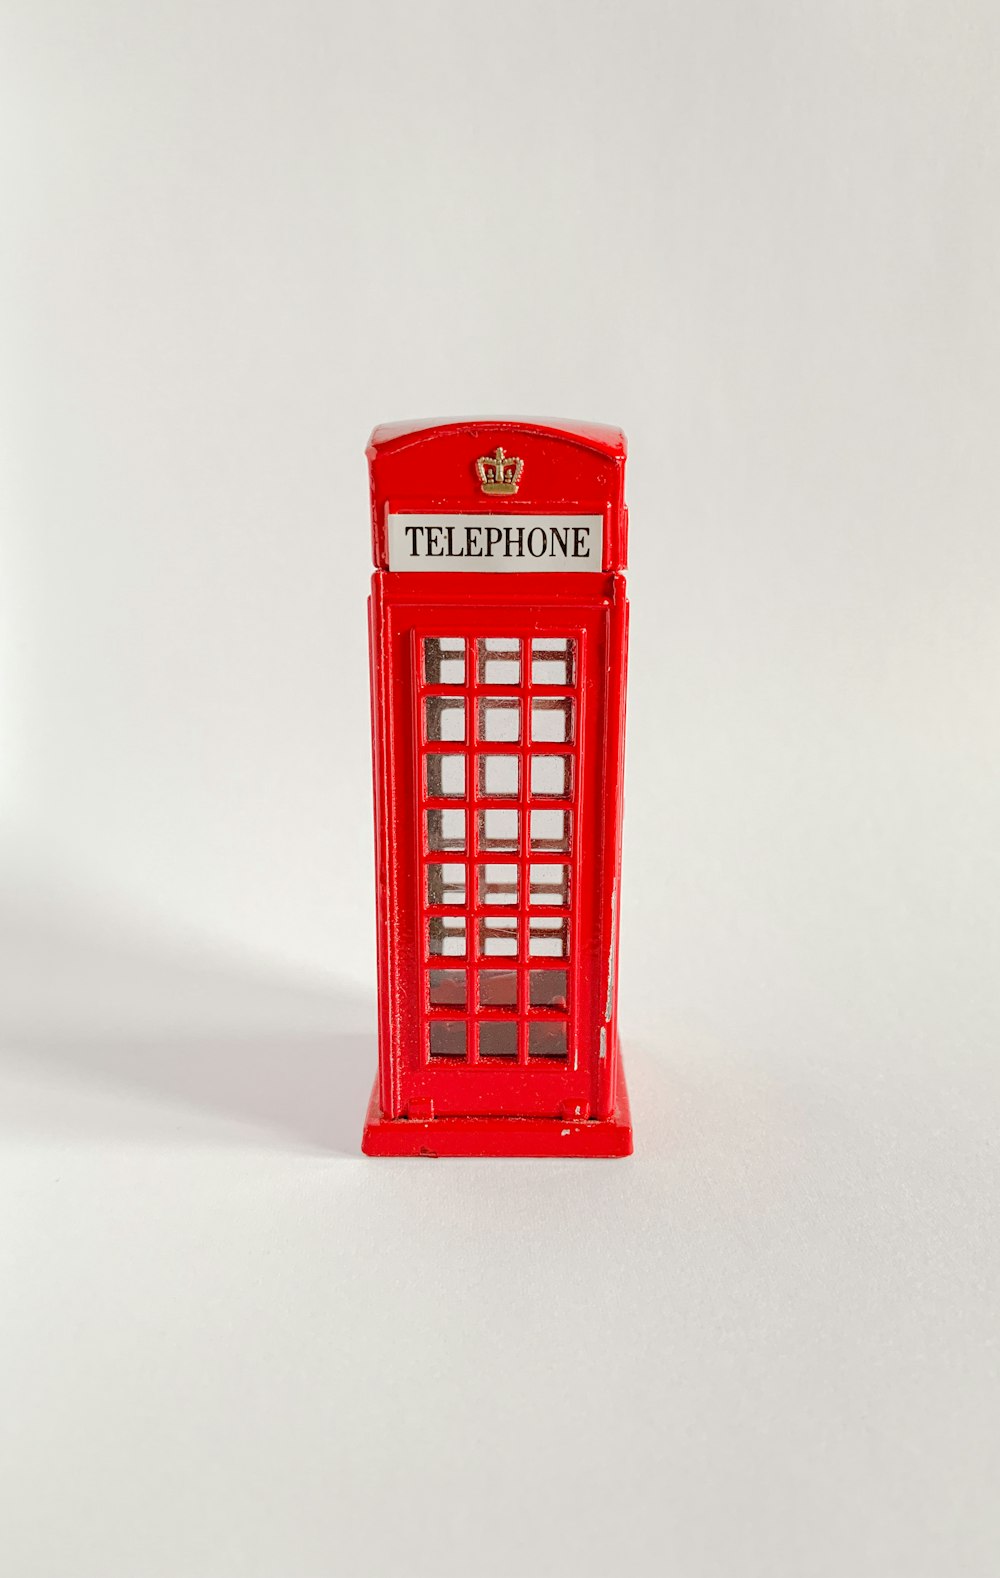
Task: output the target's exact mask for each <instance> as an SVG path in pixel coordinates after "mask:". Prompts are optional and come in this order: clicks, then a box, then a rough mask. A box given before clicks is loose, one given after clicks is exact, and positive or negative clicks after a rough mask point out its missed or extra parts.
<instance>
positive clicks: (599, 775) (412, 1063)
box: [364, 422, 631, 1156]
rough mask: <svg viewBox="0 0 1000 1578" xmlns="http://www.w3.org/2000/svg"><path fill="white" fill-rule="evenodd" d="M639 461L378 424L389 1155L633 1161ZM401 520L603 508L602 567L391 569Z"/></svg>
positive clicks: (491, 431) (377, 736)
mask: <svg viewBox="0 0 1000 1578" xmlns="http://www.w3.org/2000/svg"><path fill="white" fill-rule="evenodd" d="M498 444H502V445H503V447H504V449H505V451H506V452H507V454H509V455H516V457H517V458H518V459H519V460H521V461H522V463H523V471H522V472H520V474H519V475H520V480H519V483H518V487H517V492H516V495H515V494H512V493H511V494H508V495H507V496H505V497H503V500H502V503H501V502H500V501H499V500H498V499H497V498H496V497H495V496H494V497H490V496H487V495H485V494H484V492H483V490H482V486H481V480H482V479H481V472H479V471H477V467H476V461H477V458H478V457H480V456H483V455H484V454H486V455H491V454H492V453H493V451H495V449H496V448H497V446H498ZM624 454H625V446H624V440H623V438H622V436H621V435H620V434H619V433H618V432H617V430H614V429H600V428H594V427H572V426H557V425H555V424H551V423H530V422H475V423H472V422H468V423H448V424H437V425H427V426H422V427H412V428H389V429H377V430H376V433H375V434H374V435H373V438H372V442H371V445H370V447H369V459H370V461H371V472H372V520H373V547H374V556H375V562H376V565H377V566H379V568H377V569H376V573H375V575H374V576H373V581H372V596H371V602H370V638H371V660H372V724H373V746H374V752H373V762H374V788H375V823H376V871H377V908H378V937H379V949H378V968H379V1077H378V1080H377V1083H376V1090H375V1092H374V1093H373V1097H372V1106H371V1109H370V1111H369V1115H368V1121H367V1124H366V1128H365V1137H364V1149H365V1151H366V1152H367V1153H369V1154H372V1155H393V1154H402V1155H425V1154H433V1155H567V1154H568V1155H581V1156H583V1155H605V1156H610V1155H622V1154H627V1152H629V1151H630V1150H631V1124H630V1120H629V1116H628V1106H627V1099H626V1097H625V1092H624V1083H623V1080H622V1078H621V1074H620V1066H619V1054H618V1038H617V1029H616V1024H617V1015H616V1006H617V1005H616V994H617V964H616V959H617V891H618V877H619V866H620V828H621V780H622V748H623V726H624V695H625V663H626V633H627V613H628V609H627V602H626V598H625V588H624V578H623V576H622V575H621V573H620V572H621V569H622V567H623V561H624V547H625V510H624V503H623V496H622V495H623V464H624ZM390 514H392V515H396V516H408V515H412V516H415V517H418V518H419V517H422V516H424V517H425V516H427V515H434V516H436V517H445V518H449V517H458V518H459V519H463V518H464V519H469V518H470V517H473V516H478V515H489V516H491V517H494V518H498V517H499V518H507V519H508V520H513V521H518V522H520V524H522V525H523V526H524V527H525V529H526V530H528V529H530V527H531V521H530V517H531V516H536V517H538V518H540V519H541V518H544V519H546V520H549V521H552V520H553V519H555V518H557V517H560V516H566V517H567V518H571V517H587V518H592V517H595V516H596V517H599V519H600V521H601V522H602V523H603V524H602V559H601V564H602V568H601V570H600V571H599V572H593V571H589V570H588V571H586V572H579V571H571V570H566V571H564V570H562V569H558V570H556V571H554V572H553V571H549V572H546V573H533V572H532V571H527V572H523V573H521V572H516V573H504V574H500V573H485V574H484V573H468V572H467V571H466V570H465V569H463V568H459V569H457V570H454V569H446V568H442V569H440V570H439V569H438V568H437V566H436V565H435V566H434V567H432V568H429V569H425V568H424V567H423V566H420V567H419V568H420V572H421V573H414V572H413V571H410V570H399V569H389V568H388V564H389V542H388V530H387V526H388V520H389V516H390ZM568 525H571V522H570V521H569V520H568ZM477 530H478V528H477ZM564 535H565V534H563V536H564ZM490 568H492V567H490ZM439 643H444V644H445V645H443V646H442V645H439ZM560 652H562V653H564V654H565V662H563V659H562V658H561V657H560V655H559V654H560ZM515 719H516V720H517V721H518V724H519V727H518V728H517V729H516V731H515V730H514V729H513V728H512V727H511V725H512V724H513V722H514V720H515ZM561 720H567V721H568V734H569V737H568V738H566V739H560V738H558V734H559V729H560V726H561ZM515 732H516V737H514V736H515ZM498 733H499V737H498ZM539 733H541V735H542V737H541V738H540V737H539ZM487 759H488V760H487ZM559 763H563V764H566V766H565V771H566V774H567V776H566V777H565V778H564V779H562V780H561V781H560V778H559V772H560V768H559ZM515 772H516V782H515V780H514V774H515ZM546 779H547V782H546V781H545V780H546ZM463 814H464V825H463V823H462V816H463ZM515 819H516V827H515V826H514V825H513V823H514V821H515ZM543 868H550V869H548V870H544V869H543ZM563 873H565V879H566V880H565V881H564V878H563V875H562V874H563ZM490 923H493V924H490ZM564 986H565V991H563V987H564Z"/></svg>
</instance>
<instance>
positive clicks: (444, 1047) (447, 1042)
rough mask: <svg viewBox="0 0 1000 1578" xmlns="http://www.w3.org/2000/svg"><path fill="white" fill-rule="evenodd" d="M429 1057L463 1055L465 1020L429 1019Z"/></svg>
mask: <svg viewBox="0 0 1000 1578" xmlns="http://www.w3.org/2000/svg"><path fill="white" fill-rule="evenodd" d="M430 1050H431V1057H464V1056H465V1020H464V1019H432V1020H431V1041H430Z"/></svg>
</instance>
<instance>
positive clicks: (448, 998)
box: [428, 970, 465, 1008]
mask: <svg viewBox="0 0 1000 1578" xmlns="http://www.w3.org/2000/svg"><path fill="white" fill-rule="evenodd" d="M428 975H429V991H430V1003H431V1007H432V1008H464V1007H465V971H464V970H430V971H429V972H428Z"/></svg>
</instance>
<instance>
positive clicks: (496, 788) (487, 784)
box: [479, 756, 521, 800]
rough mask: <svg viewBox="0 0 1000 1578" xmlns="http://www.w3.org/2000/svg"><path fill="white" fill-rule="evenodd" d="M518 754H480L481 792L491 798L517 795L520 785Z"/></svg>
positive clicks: (497, 798)
mask: <svg viewBox="0 0 1000 1578" xmlns="http://www.w3.org/2000/svg"><path fill="white" fill-rule="evenodd" d="M520 767H521V761H520V757H518V756H480V758H479V793H480V794H481V795H484V796H486V797H487V798H488V799H491V800H502V799H505V798H506V799H510V798H512V797H516V795H517V792H518V789H519V787H520V781H521V773H520Z"/></svg>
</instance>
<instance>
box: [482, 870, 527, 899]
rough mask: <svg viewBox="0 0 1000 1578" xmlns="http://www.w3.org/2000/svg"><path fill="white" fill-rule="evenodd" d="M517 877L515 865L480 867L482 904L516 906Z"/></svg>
mask: <svg viewBox="0 0 1000 1578" xmlns="http://www.w3.org/2000/svg"><path fill="white" fill-rule="evenodd" d="M517 876H518V872H517V867H516V866H514V865H505V866H501V865H489V866H480V867H479V902H480V904H511V905H513V904H516V903H517Z"/></svg>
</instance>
